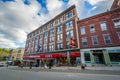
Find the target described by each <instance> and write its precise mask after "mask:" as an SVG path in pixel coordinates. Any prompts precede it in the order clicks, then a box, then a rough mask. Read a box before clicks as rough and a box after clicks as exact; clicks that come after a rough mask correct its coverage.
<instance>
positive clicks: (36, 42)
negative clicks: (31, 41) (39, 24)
mask: <svg viewBox="0 0 120 80" xmlns="http://www.w3.org/2000/svg"><path fill="white" fill-rule="evenodd" d="M35 44H36V45H37V44H38V36H37V37H36V38H35Z"/></svg>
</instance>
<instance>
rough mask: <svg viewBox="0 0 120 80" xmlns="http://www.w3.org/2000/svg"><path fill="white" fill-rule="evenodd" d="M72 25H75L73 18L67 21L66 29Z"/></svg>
mask: <svg viewBox="0 0 120 80" xmlns="http://www.w3.org/2000/svg"><path fill="white" fill-rule="evenodd" d="M70 27H73V22H72V20H70V21H68V22H67V23H66V29H68V28H70Z"/></svg>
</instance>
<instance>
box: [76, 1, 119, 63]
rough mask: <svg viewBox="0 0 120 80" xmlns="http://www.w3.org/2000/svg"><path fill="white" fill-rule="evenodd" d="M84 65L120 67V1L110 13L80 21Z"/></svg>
mask: <svg viewBox="0 0 120 80" xmlns="http://www.w3.org/2000/svg"><path fill="white" fill-rule="evenodd" d="M78 34H79V39H80V42H79V44H80V53H81V58H82V59H81V60H82V63H85V64H88V65H91V64H92V65H97V64H105V65H120V0H114V2H113V5H112V7H111V10H110V11H107V12H104V13H102V14H98V15H95V16H92V17H89V18H86V19H83V20H79V21H78Z"/></svg>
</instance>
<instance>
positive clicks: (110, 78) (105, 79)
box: [0, 68, 120, 80]
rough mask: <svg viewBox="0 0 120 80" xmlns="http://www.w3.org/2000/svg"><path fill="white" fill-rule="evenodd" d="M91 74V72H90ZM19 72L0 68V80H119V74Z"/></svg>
mask: <svg viewBox="0 0 120 80" xmlns="http://www.w3.org/2000/svg"><path fill="white" fill-rule="evenodd" d="M91 73H92V71H91ZM91 73H87V72H86V73H75V72H50V71H49V72H47V71H38V72H36V71H23V70H22V71H21V70H12V69H9V68H0V80H120V75H119V74H98V73H97V74H94V73H92V74H91Z"/></svg>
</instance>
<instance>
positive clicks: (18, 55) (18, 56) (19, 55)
mask: <svg viewBox="0 0 120 80" xmlns="http://www.w3.org/2000/svg"><path fill="white" fill-rule="evenodd" d="M23 55H24V48H17V49H13V50H12V53H11V58H12V60H13V61H15V60H20V61H22V60H23Z"/></svg>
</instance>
